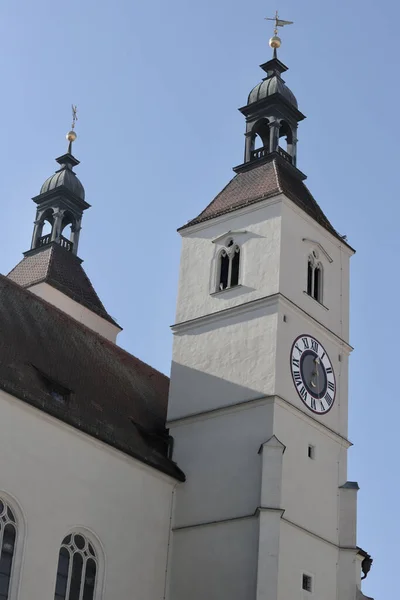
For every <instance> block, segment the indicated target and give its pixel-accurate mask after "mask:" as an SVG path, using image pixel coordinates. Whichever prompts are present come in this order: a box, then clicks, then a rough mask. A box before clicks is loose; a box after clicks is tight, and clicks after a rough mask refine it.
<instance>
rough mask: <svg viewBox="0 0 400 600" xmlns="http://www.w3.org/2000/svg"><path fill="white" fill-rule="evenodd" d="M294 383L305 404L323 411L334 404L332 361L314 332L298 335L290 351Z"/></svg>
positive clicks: (323, 412)
mask: <svg viewBox="0 0 400 600" xmlns="http://www.w3.org/2000/svg"><path fill="white" fill-rule="evenodd" d="M290 369H291V372H292V377H293V383H294V386H295V388H296V390H297V393H298V394H299V396H300V398H301V400H302V401H303V402H304V404H305V405H306V406H307V408H309V409H310V410H312V411H313V412H314V413H318V414H320V415H323V414H325V413H327V412H328V411H329V410H330V409H331V408H332V406H333V403H334V402H335V397H336V380H335V373H334V371H333V367H332V363H331V361H330V359H329V356H328V354H327V352H326V350H325V349H324V347H323V346H322V344H321V343H320V342H318V341H317V340H316V339H315V338H313V337H312V336H311V335H307V334H304V335H299V337H298V338H296V339H295V341H294V342H293V346H292V350H291V353H290Z"/></svg>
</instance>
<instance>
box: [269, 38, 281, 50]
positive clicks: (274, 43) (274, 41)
mask: <svg viewBox="0 0 400 600" xmlns="http://www.w3.org/2000/svg"><path fill="white" fill-rule="evenodd" d="M281 43H282V40H281V38H280V37H279V36H277V35H273V36H272V38H271V39H270V40H269V45H270V46H271V48H273V49H274V50H276V49H277V48H280V47H281Z"/></svg>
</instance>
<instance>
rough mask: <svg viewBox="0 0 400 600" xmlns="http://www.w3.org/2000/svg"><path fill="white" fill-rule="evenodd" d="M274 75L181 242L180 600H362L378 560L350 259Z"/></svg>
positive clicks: (174, 379) (172, 586)
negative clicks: (353, 454)
mask: <svg viewBox="0 0 400 600" xmlns="http://www.w3.org/2000/svg"><path fill="white" fill-rule="evenodd" d="M278 25H279V23H278ZM274 39H275V40H276V38H272V41H273V40H274ZM262 68H263V69H264V70H265V71H266V73H267V77H266V78H265V79H264V80H263V81H262V83H261V84H259V85H258V86H256V88H254V89H253V90H252V92H251V93H250V95H249V101H248V104H247V105H246V106H245V107H243V108H242V109H241V112H242V113H243V114H244V115H245V117H246V150H245V162H244V163H243V164H242V165H240V166H239V167H236V168H235V169H234V170H235V172H236V175H235V177H234V179H233V180H232V181H231V182H230V183H229V184H228V185H227V187H225V188H224V190H223V191H222V192H221V193H220V194H219V195H218V196H217V197H216V198H215V199H214V200H213V202H212V203H211V204H209V205H208V206H207V208H206V209H205V210H204V211H203V212H202V213H201V214H200V215H199V216H198V217H197V218H196V219H194V220H192V221H191V222H190V223H188V224H187V225H185V226H184V227H183V228H181V230H180V232H181V235H182V256H181V267H180V280H179V293H178V302H177V316H176V324H175V325H174V326H173V333H174V348H173V362H172V369H171V389H170V399H169V415H168V420H169V427H170V433H171V435H172V436H173V438H174V453H173V458H174V460H176V461H177V462H178V464H179V466H180V467H181V468H182V470H183V471H184V472H185V474H186V477H187V481H186V483H185V484H182V485H180V486H179V487H178V488H177V490H176V495H175V507H174V516H173V527H172V530H173V532H172V541H171V551H170V562H169V573H168V577H169V598H170V600H187V598H188V597H190V598H191V600H205V599H207V600H249V599H254V600H304V599H306V600H308V599H309V600H312V599H313V598H315V599H316V600H317V599H318V600H338V599H340V600H357V599H360V598H365V596H363V594H362V593H361V591H360V588H361V572H362V570H363V571H364V572H367V571H368V570H369V567H370V565H371V558H370V556H369V555H368V554H367V553H366V552H365V551H363V550H361V549H360V548H358V547H357V542H356V510H357V499H356V497H357V490H358V485H357V483H355V482H349V481H347V450H348V448H349V447H350V445H351V444H350V442H349V441H348V431H347V420H348V358H349V354H350V352H351V346H350V345H349V259H350V257H351V255H352V254H353V252H354V251H353V250H352V248H351V247H350V246H349V245H348V243H347V242H346V240H345V239H344V238H343V237H341V236H340V235H339V234H338V233H337V232H336V231H335V229H334V228H333V227H332V225H331V224H330V223H329V221H328V219H327V218H326V217H325V215H324V214H323V212H322V210H321V209H320V207H319V206H318V204H317V202H316V201H315V199H314V198H313V197H312V195H311V194H310V192H309V190H308V189H307V188H306V186H305V185H304V183H303V182H304V179H305V175H304V174H303V173H301V171H299V170H298V169H297V167H296V158H295V149H296V146H297V144H296V142H297V137H296V131H297V124H298V122H299V121H301V120H302V119H303V118H304V115H302V113H300V111H299V110H298V108H297V101H296V98H295V97H294V95H293V93H292V92H291V91H290V90H289V89H288V88H287V86H286V85H285V83H284V82H283V80H282V78H281V75H282V73H283V72H284V71H286V70H287V68H286V67H285V65H283V63H281V62H280V61H279V60H278V59H277V57H276V48H275V50H274V58H273V59H272V60H270V61H268V62H267V63H265V64H264V65H262ZM282 137H284V138H285V139H286V141H287V146H286V148H282V147H281V145H280V140H281V139H282ZM257 140H260V144H262V145H261V146H260V147H258V148H257Z"/></svg>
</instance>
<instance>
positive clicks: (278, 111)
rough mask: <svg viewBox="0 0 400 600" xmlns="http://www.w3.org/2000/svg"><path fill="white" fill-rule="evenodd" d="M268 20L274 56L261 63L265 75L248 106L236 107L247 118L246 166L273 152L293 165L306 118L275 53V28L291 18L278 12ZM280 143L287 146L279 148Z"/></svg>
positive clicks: (276, 29) (277, 42) (278, 40)
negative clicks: (271, 25)
mask: <svg viewBox="0 0 400 600" xmlns="http://www.w3.org/2000/svg"><path fill="white" fill-rule="evenodd" d="M268 20H274V21H275V29H274V35H273V37H272V38H271V39H270V40H269V45H270V46H271V48H273V51H274V52H273V58H272V59H271V60H268V61H267V62H266V63H263V64H262V65H261V69H262V70H263V71H265V73H266V74H267V77H265V78H264V79H263V80H262V81H261V83H259V84H257V85H256V86H255V87H254V88H253V89H252V90H251V92H250V94H249V97H248V101H247V105H246V106H244V107H243V108H241V109H239V110H240V112H241V113H242V114H243V115H244V116H245V117H246V134H245V135H246V143H245V153H244V165H245V166H246V168H248V167H249V166H251V164H255V163H256V162H257V161H258V160H259V159H262V158H264V157H265V156H268V155H270V154H272V153H274V152H275V153H277V154H279V155H280V156H282V157H283V158H285V159H286V160H287V161H288V162H289V163H290V164H291V165H293V166H294V167H295V166H296V147H297V126H298V123H299V121H302V120H303V119H304V118H305V116H304V115H303V114H302V113H301V112H300V111H299V110H298V108H297V100H296V98H295V95H294V94H293V92H291V90H290V89H289V88H288V87H287V86H286V85H285V82H284V80H283V79H282V73H284V72H285V71H287V70H288V68H287V67H286V66H285V65H284V64H283V63H282V62H281V61H280V60H279V59H278V55H277V49H278V48H279V47H280V45H281V40H280V38H279V37H278V27H283V26H284V25H291V24H292V21H283V20H281V19H279V18H278V15H276V16H275V18H274V19H268ZM282 138H283V140H284V144H282ZM283 145H285V146H286V147H285V148H284V147H282V146H283ZM244 165H243V166H244ZM235 170H237V169H235Z"/></svg>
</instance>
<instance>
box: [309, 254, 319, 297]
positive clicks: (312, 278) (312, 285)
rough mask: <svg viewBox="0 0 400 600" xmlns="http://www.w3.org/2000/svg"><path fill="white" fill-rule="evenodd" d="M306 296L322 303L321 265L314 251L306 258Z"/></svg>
mask: <svg viewBox="0 0 400 600" xmlns="http://www.w3.org/2000/svg"><path fill="white" fill-rule="evenodd" d="M307 294H308V295H309V296H312V297H313V298H314V299H315V300H317V301H318V302H320V303H322V265H321V263H320V262H318V254H317V252H316V251H315V250H313V252H312V254H310V256H309V257H308V263H307Z"/></svg>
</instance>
